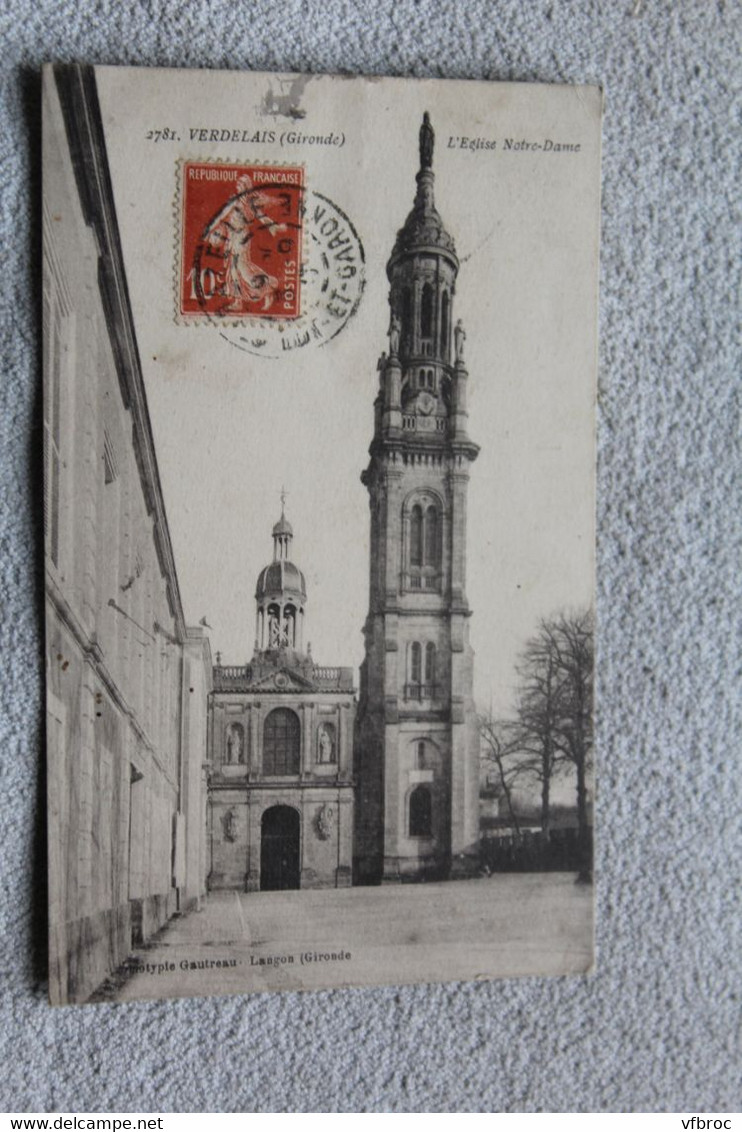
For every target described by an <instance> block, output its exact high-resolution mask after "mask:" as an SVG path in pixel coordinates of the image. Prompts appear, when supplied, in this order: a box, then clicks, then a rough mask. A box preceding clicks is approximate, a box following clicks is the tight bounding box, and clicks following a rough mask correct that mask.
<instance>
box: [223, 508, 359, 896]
mask: <svg viewBox="0 0 742 1132" xmlns="http://www.w3.org/2000/svg"><path fill="white" fill-rule="evenodd" d="M292 540H293V531H292V528H291V524H290V523H289V522H288V520H287V519H286V516H285V515H284V513H283V509H282V511H281V517H280V519H279V521H278V522H277V523H276V525H275V526H274V528H273V547H274V550H273V561H272V562H271V563H269V565H267V566H266V567H264V569H262V570H261V571H260V575H259V577H258V582H257V587H256V591H255V601H256V639H255V649H254V655H253V658H252V660H251V662H250V663H249V664H248V665H245V666H242V667H234V666H224V665H221V664H217V665H216V666H215V667H214V670H213V691H212V692H211V694H210V696H209V763H210V770H211V774H210V787H209V799H210V806H209V814H210V837H211V871H210V874H209V887H210V888H214V889H217V888H231V889H235V890H238V891H245V890H247V891H248V892H252V891H256V890H259V889H262V890H276V889H292V888H335V887H343V886H345V885H349V884H350V883H351V865H352V844H353V784H352V749H353V727H354V719H355V689H354V687H353V672H352V669H350V668H324V667H321V666H320V665H317V664H315V663H314V660H313V659H312V656H311V652H310V649H309V648H308V647H307V649H306V650H305V648H304V612H305V607H306V602H307V592H306V583H305V580H304V575H303V573H302V572H301V570H299V569H298V567H297V566H295V565H294V563H293V562H292V561H291V544H292Z"/></svg>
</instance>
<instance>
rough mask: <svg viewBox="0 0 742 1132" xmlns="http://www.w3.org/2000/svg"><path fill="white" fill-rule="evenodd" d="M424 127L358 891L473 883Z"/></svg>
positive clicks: (396, 256) (380, 415)
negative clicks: (467, 878) (416, 883)
mask: <svg viewBox="0 0 742 1132" xmlns="http://www.w3.org/2000/svg"><path fill="white" fill-rule="evenodd" d="M433 146H434V133H433V129H432V127H431V125H430V121H429V119H428V115H427V114H426V115H425V117H424V119H423V124H422V127H421V130H420V169H419V172H418V174H417V192H416V196H415V201H414V206H413V209H412V211H411V212H410V214H409V216H408V217H407V220H406V221H405V224H404V226H403V227H402V228H401V229H400V231H399V233H398V235H397V240H396V243H395V245H394V248H393V251H392V254H391V257H390V259H389V262H388V265H387V274H388V278H389V283H390V292H389V304H390V328H389V356H387V355H386V353H384V354H382V355H381V358H380V359H379V363H378V372H379V389H378V394H377V397H376V400H375V403H374V422H375V426H374V436H373V440H372V443H371V447H370V450H369V451H370V457H371V458H370V462H369V465H368V467H367V469H366V470H365V472H364V473H363V476H362V480H363V483H364V484H365V486H366V488H367V489H368V493H369V503H370V510H371V544H370V587H369V611H368V616H367V619H366V623H365V627H364V638H365V658H364V661H363V664H362V667H361V678H360V696H359V705H358V717H357V726H356V743H355V754H354V775H355V784H356V809H355V834H354V881H355V883H366V884H369V883H370V884H373V883H379V882H393V881H399V880H405V879H407V880H413V879H424V878H426V877H431V878H433V877H450V876H457V875H468V874H469V873H470V872H472V871H473V869H474V868H475V865H476V861H477V857H478V842H479V819H478V789H479V783H478V777H479V769H478V767H479V738H478V728H477V720H476V712H475V707H474V700H473V694H472V678H473V653H472V649H471V646H470V644H469V633H468V623H469V617H470V609H469V605H468V602H467V597H466V500H467V487H468V481H469V470H470V465H471V464H472V462H473V461H474V460H475V459H476V456H477V453H478V451H479V449H478V447H477V445H476V444H474V443H473V442H472V441H471V440H470V439H469V436H468V433H467V409H466V388H467V380H468V374H467V369H466V364H465V360H464V337H465V336H464V331H463V327H462V324H461V322H460V320H459V321H458V322H457V323H454V313H453V312H454V296H455V289H456V278H457V274H458V270H459V261H458V258H457V256H456V250H455V246H454V241H453V239H452V238H451V236H450V235H449V234H448V232H447V231H446V230H445V228H444V226H443V223H442V221H441V218H440V216H439V214H438V212H437V210H436V207H435V201H434V174H433V168H432V165H433Z"/></svg>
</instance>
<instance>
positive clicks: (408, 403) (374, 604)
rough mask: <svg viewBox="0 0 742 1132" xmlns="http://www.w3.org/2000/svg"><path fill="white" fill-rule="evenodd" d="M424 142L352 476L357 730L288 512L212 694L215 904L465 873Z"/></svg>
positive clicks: (451, 289) (462, 615) (436, 283)
mask: <svg viewBox="0 0 742 1132" xmlns="http://www.w3.org/2000/svg"><path fill="white" fill-rule="evenodd" d="M434 140H435V139H434V132H433V128H432V126H431V124H430V121H429V117H428V115H427V113H426V114H425V116H424V119H423V123H422V126H421V129H420V168H419V172H418V174H417V192H416V195H415V199H414V205H413V209H412V211H411V212H410V214H409V216H408V217H407V220H406V221H405V223H404V225H403V227H402V228H401V229H400V231H399V233H398V235H397V239H396V243H395V244H394V248H393V250H392V254H391V257H390V259H389V262H388V265H387V274H388V277H389V282H390V291H389V304H390V324H389V354H388V356H387V354H386V353H383V354H382V355H381V358H380V359H379V362H378V379H379V385H378V392H377V396H376V399H375V402H374V435H373V440H372V442H371V447H370V449H369V452H370V462H369V464H368V467H367V468H366V470H365V472H364V473H363V475H362V477H361V478H362V482H363V483H364V485H365V486H366V488H367V491H368V495H369V503H370V512H371V538H370V587H369V592H370V604H369V610H368V616H367V618H366V623H365V626H364V629H363V633H364V640H365V658H364V661H363V663H362V666H361V673H360V688H359V698H358V704H357V718H356V691H355V688H354V680H353V672H352V669H350V668H324V667H320V666H318V665H316V664H315V663H314V660H313V658H312V656H311V651H310V650H309V648H307V649H306V650H305V649H304V617H305V606H306V602H307V593H306V584H305V579H304V575H303V574H302V572H301V571H300V570H299V568H298V567H297V566H296V565H295V564H294V563H293V561H292V559H291V548H292V539H293V530H292V528H291V525H290V523H289V522H288V520H287V519H286V516H285V513H284V510H283V508H282V511H281V517H280V519H279V520H278V522H277V523H276V525H275V526H274V528H273V544H274V549H273V561H272V562H271V563H270V564H269V565H268V566H266V567H265V568H264V569H263V570H262V571H261V572H260V575H259V577H258V581H257V587H256V591H255V601H256V611H255V616H256V637H255V651H254V655H253V659H252V661H251V662H250V663H249V664H248V665H247V666H244V667H229V666H222V665H221V664H220V663H219V658H218V657H217V664H216V665H215V666H214V669H213V690H212V691H211V693H210V695H209V765H210V784H209V797H210V838H211V871H210V875H209V887H210V888H211V889H219V888H230V889H237V890H245V889H246V890H247V891H256V890H273V889H292V888H323V887H339V886H343V885H349V884H351V883H352V884H379V883H395V882H399V881H414V880H425V879H434V878H435V879H440V878H448V877H457V876H467V875H471V874H472V873H473V872H474V870H475V869H476V867H477V862H478V854H479V733H478V727H477V719H476V711H475V707H474V699H473V692H472V680H473V652H472V648H471V646H470V644H469V633H468V624H469V618H470V616H471V611H470V609H469V605H468V602H467V597H466V497H467V486H468V481H469V468H470V465H471V464H472V463H473V461H474V460H475V459H476V457H477V454H478V451H479V449H478V446H477V445H476V444H474V443H473V442H472V440H470V438H469V436H468V432H467V408H466V388H467V380H468V373H467V369H466V363H465V360H464V340H465V335H464V330H463V326H462V324H461V321H460V320H459V321H458V322H454V296H455V290H456V278H457V275H458V270H459V261H458V258H457V256H456V249H455V245H454V241H453V239H452V237H451V236H450V235H449V233H448V232H447V231H446V229H445V228H444V226H443V222H442V220H441V217H440V216H439V214H438V212H437V210H436V207H435V201H434V180H435V178H434V173H433V168H432V166H433V148H434Z"/></svg>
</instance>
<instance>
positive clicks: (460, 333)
mask: <svg viewBox="0 0 742 1132" xmlns="http://www.w3.org/2000/svg"><path fill="white" fill-rule="evenodd" d="M453 341H454V350H455V353H456V361H457V362H463V360H464V343H465V342H466V331H465V330H464V324H463V322H462V321H461V319H459V320H458V322H457V323H456V325H455V326H454V328H453Z"/></svg>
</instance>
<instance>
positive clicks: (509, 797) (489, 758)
mask: <svg viewBox="0 0 742 1132" xmlns="http://www.w3.org/2000/svg"><path fill="white" fill-rule="evenodd" d="M479 733H480V736H481V754H482V761H483V763H484V764H485V766H489V767H492V768H494V770H495V771H496V774H497V783H498V788H499V792H500V794H501V796H502V797H503V798H504V799H505V805H506V806H507V811H508V817H509V818H510V824H511V826H512V828H513V830H514V831H515V837H516V839H517V840H518V841H520V836H521V833H520V822H519V821H518V813H517V808H516V806H515V800H514V797H513V794H514V790H515V786H516V783H517V781H518V779H519V778H522V777H523V776H524V773H525V772H526V770H527V768H526V766H525V764H524V762H523V759H522V757H521V753H520V748H519V740H518V736H517V734H516V732H515V728H514V726H513V724H512V722H511V721H509V720H498V719H494V718H493V716H492V714H491V713H490V714H489V715H482V716H480V717H479Z"/></svg>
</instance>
